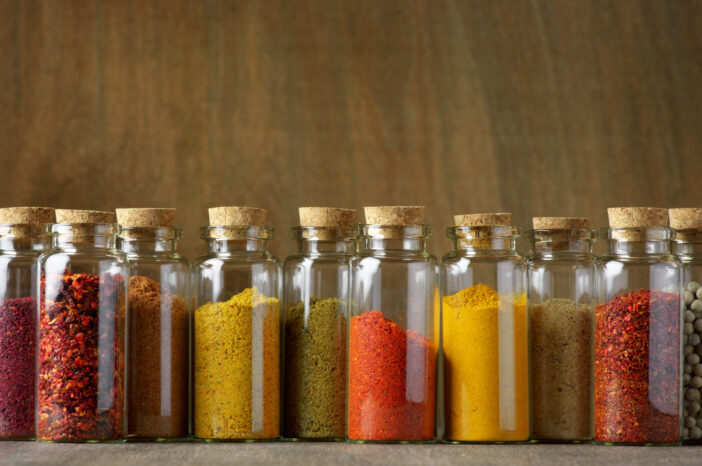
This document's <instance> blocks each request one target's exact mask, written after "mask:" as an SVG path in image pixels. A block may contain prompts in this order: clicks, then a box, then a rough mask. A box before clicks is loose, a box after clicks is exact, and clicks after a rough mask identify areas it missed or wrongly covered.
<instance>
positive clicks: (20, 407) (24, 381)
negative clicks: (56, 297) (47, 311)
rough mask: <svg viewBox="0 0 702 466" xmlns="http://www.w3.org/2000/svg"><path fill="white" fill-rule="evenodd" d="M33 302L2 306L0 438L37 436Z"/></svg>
mask: <svg viewBox="0 0 702 466" xmlns="http://www.w3.org/2000/svg"><path fill="white" fill-rule="evenodd" d="M35 310H36V303H35V301H34V299H33V298H14V299H8V300H6V301H4V302H3V303H2V304H0V437H3V438H28V437H33V436H34V374H35V364H34V339H35V333H34V332H35V324H34V322H35V316H34V313H35Z"/></svg>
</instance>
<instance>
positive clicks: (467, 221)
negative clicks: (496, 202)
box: [453, 212, 512, 227]
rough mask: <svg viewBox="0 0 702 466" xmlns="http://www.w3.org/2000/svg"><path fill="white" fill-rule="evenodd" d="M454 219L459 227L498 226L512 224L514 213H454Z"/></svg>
mask: <svg viewBox="0 0 702 466" xmlns="http://www.w3.org/2000/svg"><path fill="white" fill-rule="evenodd" d="M453 221H454V222H455V223H456V226H459V227H498V226H509V225H511V224H512V214H510V213H506V212H497V213H488V214H462V215H454V216H453Z"/></svg>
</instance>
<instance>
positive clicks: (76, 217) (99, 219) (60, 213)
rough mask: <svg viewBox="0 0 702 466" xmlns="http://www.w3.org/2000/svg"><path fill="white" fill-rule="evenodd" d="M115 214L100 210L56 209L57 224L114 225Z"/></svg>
mask: <svg viewBox="0 0 702 466" xmlns="http://www.w3.org/2000/svg"><path fill="white" fill-rule="evenodd" d="M115 221H116V218H115V213H114V212H106V211H102V210H75V209H56V222H57V223H115Z"/></svg>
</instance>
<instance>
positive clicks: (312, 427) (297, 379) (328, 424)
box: [285, 298, 346, 438]
mask: <svg viewBox="0 0 702 466" xmlns="http://www.w3.org/2000/svg"><path fill="white" fill-rule="evenodd" d="M345 313H346V305H345V303H344V302H343V301H341V300H339V299H337V298H327V299H320V298H311V299H310V301H309V303H304V302H300V303H298V304H296V305H294V306H290V307H289V308H288V310H287V318H286V322H285V435H286V437H303V438H340V437H343V436H344V435H345V421H346V420H345V416H346V317H345Z"/></svg>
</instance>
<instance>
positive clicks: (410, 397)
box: [348, 311, 436, 441]
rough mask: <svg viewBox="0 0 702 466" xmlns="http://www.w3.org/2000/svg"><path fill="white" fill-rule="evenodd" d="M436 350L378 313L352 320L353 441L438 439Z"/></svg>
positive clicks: (350, 426) (350, 419)
mask: <svg viewBox="0 0 702 466" xmlns="http://www.w3.org/2000/svg"><path fill="white" fill-rule="evenodd" d="M435 370H436V349H435V347H434V344H433V343H432V342H431V340H429V339H428V338H426V337H424V336H422V335H421V334H420V333H419V332H417V331H416V330H407V331H405V330H404V329H403V328H402V327H400V326H398V325H397V324H395V323H394V322H393V321H392V320H390V319H386V318H385V317H383V314H382V313H381V312H379V311H369V312H364V313H363V314H361V315H360V316H356V317H352V318H351V328H350V333H349V394H348V399H349V407H348V410H349V415H348V435H349V438H351V439H353V440H376V441H377V440H380V441H388V440H408V441H413V440H414V441H418V440H431V439H433V438H434V412H435V411H434V410H435V400H434V394H435V388H436V373H435Z"/></svg>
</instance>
